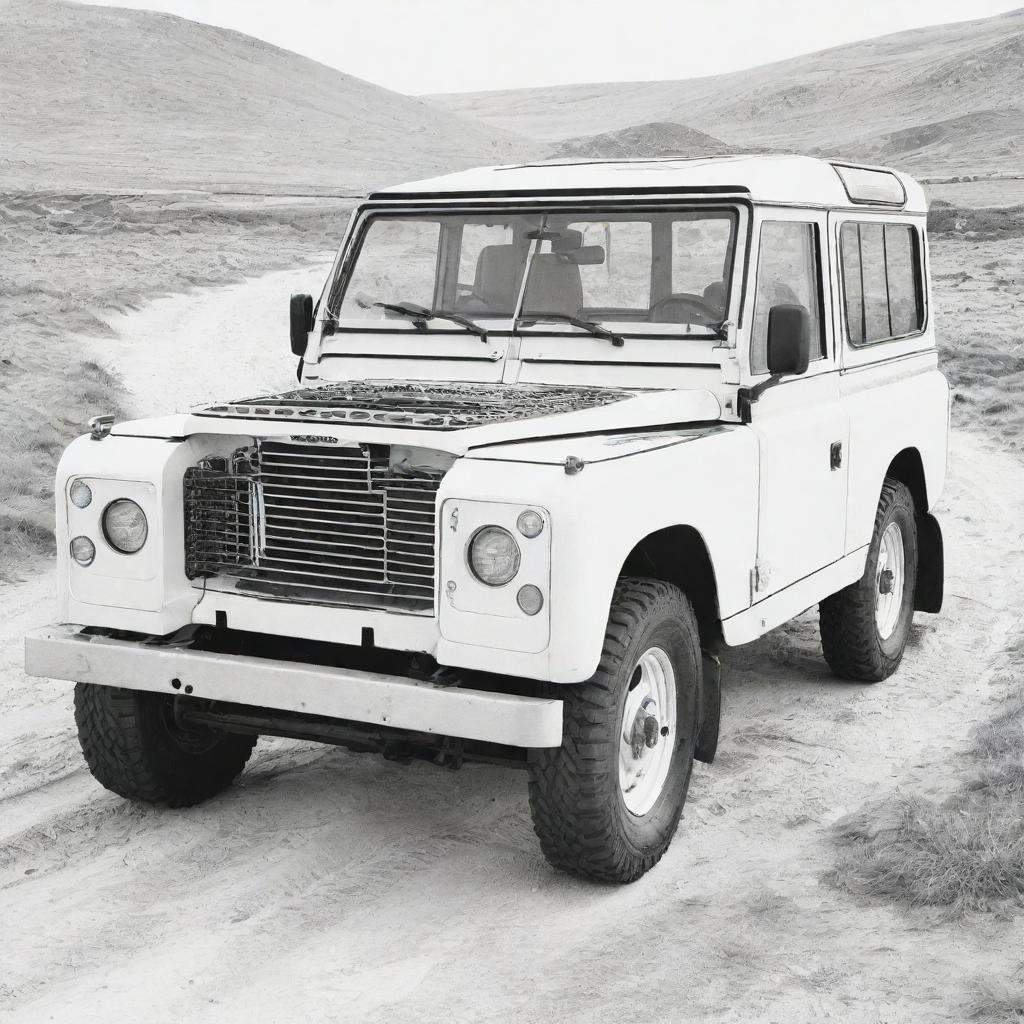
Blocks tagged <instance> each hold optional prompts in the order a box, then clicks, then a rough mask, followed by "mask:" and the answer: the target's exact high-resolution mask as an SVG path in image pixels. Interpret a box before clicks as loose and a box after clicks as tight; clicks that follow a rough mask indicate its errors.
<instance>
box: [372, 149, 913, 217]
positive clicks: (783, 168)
mask: <svg viewBox="0 0 1024 1024" xmlns="http://www.w3.org/2000/svg"><path fill="white" fill-rule="evenodd" d="M864 166H866V165H852V164H845V163H843V162H840V161H835V162H832V161H829V160H819V159H816V158H814V157H808V156H717V157H706V158H701V159H695V160H687V159H684V158H682V157H657V158H652V159H636V160H554V161H547V162H540V163H529V164H508V165H505V166H501V167H477V168H474V169H472V170H468V171H459V172H458V173H456V174H446V175H443V176H442V177H438V178H427V179H425V180H423V181H414V182H411V183H409V184H405V185H392V186H390V187H388V188H384V189H379V190H378V191H376V192H374V193H372V195H371V197H370V198H371V199H427V198H431V197H437V198H448V197H451V198H464V199H471V198H472V199H486V198H511V197H515V196H542V195H548V196H550V195H555V196H577V195H620V196H622V195H639V196H644V195H648V196H650V195H660V196H670V195H673V194H677V193H678V194H682V195H686V194H690V195H693V194H700V195H723V196H729V195H732V196H737V197H742V198H748V199H751V200H753V201H754V202H764V203H788V204H796V205H800V206H828V207H863V206H866V205H867V206H870V205H882V206H887V207H888V208H890V209H892V208H894V207H895V206H900V207H901V208H902V209H904V210H906V211H907V212H913V213H924V212H926V211H927V209H928V203H927V200H926V199H925V195H924V190H923V189H922V188H921V186H920V185H919V184H918V183H917V182H916V181H915V180H914V179H913V178H911V177H910V176H909V175H907V174H903V173H901V172H899V171H892V170H889V169H888V168H882V167H879V168H871V170H872V171H877V172H883V174H882V175H877V174H876V175H869V176H870V177H875V178H877V179H878V180H881V181H883V182H884V181H886V180H887V181H889V182H890V183H892V185H893V187H894V188H895V189H896V191H897V192H898V191H899V188H898V185H902V190H903V192H904V194H905V197H906V199H905V202H904V203H903V204H898V203H872V202H871V201H870V200H864V201H862V202H854V201H853V200H851V198H850V195H849V194H848V192H847V189H846V186H844V183H843V180H842V179H841V178H840V175H839V170H837V168H838V169H842V170H847V169H848V168H852V167H864ZM848 177H849V175H848ZM897 183H898V184H897Z"/></svg>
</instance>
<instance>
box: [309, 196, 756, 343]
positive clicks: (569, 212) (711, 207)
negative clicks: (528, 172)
mask: <svg viewBox="0 0 1024 1024" xmlns="http://www.w3.org/2000/svg"><path fill="white" fill-rule="evenodd" d="M704 212H706V213H709V214H712V213H716V214H725V215H727V217H728V219H729V221H730V225H731V230H730V236H729V241H728V243H727V249H726V253H725V258H724V259H723V270H725V271H726V272H727V276H726V277H723V281H724V283H725V289H726V305H725V310H724V313H723V321H724V322H727V323H739V320H740V316H741V310H742V304H743V295H742V291H743V290H744V289H745V284H746V267H747V265H748V261H749V258H750V254H749V248H750V237H749V236H750V224H751V221H752V217H751V216H750V212H751V211H750V204H749V203H748V202H747V201H746V200H744V199H737V198H736V197H735V196H727V195H722V196H711V195H709V196H708V197H707V198H703V197H701V198H694V197H682V196H680V197H671V198H665V199H650V198H645V199H643V200H632V201H623V200H621V199H620V200H611V199H609V200H605V201H601V200H575V201H559V200H558V199H555V198H543V197H538V198H537V199H533V200H530V199H523V200H521V201H504V202H490V203H488V202H479V201H478V202H466V203H458V202H453V201H451V200H448V201H446V202H444V203H436V202H434V203H431V202H429V201H427V202H423V203H414V202H408V201H403V202H400V203H396V202H386V203H384V202H371V203H366V204H364V205H362V206H360V207H359V208H358V209H357V210H356V213H355V217H354V218H353V224H352V225H351V228H350V231H349V233H348V237H347V238H346V239H345V242H344V244H343V247H342V251H341V252H340V253H339V258H338V260H336V262H335V267H334V268H333V270H332V274H331V277H330V279H329V281H328V285H327V287H326V288H325V289H324V292H323V295H322V296H321V300H320V303H319V304H318V307H319V309H318V318H319V319H320V321H321V329H322V335H323V336H328V335H332V334H351V333H364V334H365V333H374V334H379V333H389V334H397V333H405V332H407V331H409V330H410V329H411V325H410V324H409V323H408V322H404V321H402V320H393V321H392V320H386V321H381V320H374V321H368V320H367V321H360V320H355V319H354V318H352V317H343V318H338V317H337V316H336V315H335V316H332V315H331V314H330V313H329V310H332V309H334V310H340V308H341V305H342V302H343V299H344V295H345V292H346V290H347V288H348V285H349V283H350V281H351V278H352V274H353V271H354V269H355V267H356V265H357V262H358V259H359V256H360V254H361V252H362V248H363V244H364V242H365V240H366V237H367V234H368V231H369V229H370V226H371V225H372V224H373V223H374V222H375V221H376V220H378V219H381V218H387V219H406V220H410V219H412V220H415V219H427V218H440V217H444V216H466V217H477V216H486V215H488V214H502V215H508V216H534V217H538V216H539V217H541V218H542V223H543V222H546V220H547V218H548V217H549V216H555V217H558V218H560V219H561V218H564V217H566V216H579V217H580V218H581V219H587V218H588V217H590V218H593V219H596V220H600V217H601V215H602V214H611V215H614V216H616V217H627V216H628V215H630V214H638V215H640V214H672V213H680V214H699V213H704ZM744 214H746V216H744ZM744 222H745V225H744ZM540 246H541V240H540V239H538V240H536V241H534V242H533V244H532V245H531V246H530V248H529V251H528V255H527V262H526V267H525V270H524V275H523V281H522V284H521V286H520V289H519V295H518V298H517V301H516V307H515V310H514V311H513V315H511V316H507V317H505V316H502V317H489V316H479V315H470V319H472V320H475V321H478V322H480V323H481V324H483V325H485V326H486V330H487V333H488V334H491V335H499V336H501V335H512V334H523V335H525V334H529V333H531V329H529V328H527V329H526V330H525V331H524V330H523V329H521V328H520V329H517V328H516V324H517V321H518V320H519V319H520V318H522V319H529V315H528V314H523V310H522V307H523V302H524V298H525V292H526V283H527V280H528V275H529V272H530V268H531V266H532V261H533V259H534V257H535V256H536V254H537V253H538V251H539V249H540ZM737 281H739V283H740V292H741V294H740V295H739V297H738V298H736V296H735V292H736V283H737ZM652 299H653V297H652ZM592 319H595V321H596V322H598V323H600V324H602V325H604V326H607V327H608V328H609V329H610V330H612V331H614V332H615V333H616V334H621V335H622V336H623V337H625V338H638V339H650V340H657V339H666V340H678V339H690V340H708V341H714V340H716V339H717V338H718V337H719V335H718V332H717V329H716V327H717V325H704V324H692V323H690V324H681V323H679V324H677V323H669V322H666V323H657V322H650V321H632V320H601V319H600V318H599V317H597V316H595V317H593V318H592ZM499 325H500V326H499ZM555 326H556V325H552V324H548V325H545V332H544V333H546V334H549V335H552V336H555V337H559V336H560V337H577V336H579V330H578V329H577V328H573V327H571V326H570V325H568V324H566V325H564V329H562V330H557V329H556V330H552V329H551V328H553V327H555ZM695 327H696V328H697V329H696V330H694V329H693V328H695ZM456 333H457V334H462V333H466V332H465V330H464V329H463V328H461V327H454V326H452V325H446V326H438V327H434V326H433V324H431V325H430V329H429V330H428V331H424V332H419V334H418V336H419V337H420V338H423V337H426V336H428V335H429V334H447V335H450V334H456Z"/></svg>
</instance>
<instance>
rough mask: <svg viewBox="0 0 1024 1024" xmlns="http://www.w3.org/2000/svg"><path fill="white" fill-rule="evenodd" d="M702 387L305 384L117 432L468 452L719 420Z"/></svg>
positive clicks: (719, 412)
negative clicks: (306, 439) (297, 438)
mask: <svg viewBox="0 0 1024 1024" xmlns="http://www.w3.org/2000/svg"><path fill="white" fill-rule="evenodd" d="M721 415H722V409H721V406H720V404H719V402H718V399H717V398H716V397H715V396H714V395H713V394H712V393H711V392H710V391H706V390H704V389H692V390H668V391H626V390H623V389H618V388H596V387H572V386H565V385H550V384H477V383H460V382H436V381H395V380H388V381H383V380H381V381H372V380H371V381H353V382H343V383H340V382H339V383H331V384H324V385H321V386H319V387H304V388H297V389H295V390H292V391H286V392H282V393H281V394H277V395H263V396H259V397H256V398H248V399H241V400H239V401H235V402H226V403H223V404H218V405H211V406H207V407H205V408H201V409H196V410H194V411H193V412H192V413H190V414H188V415H184V416H172V417H168V418H166V419H162V420H140V421H136V422H134V423H125V424H120V425H118V426H117V427H115V428H114V433H115V434H120V435H124V436H141V437H188V436H191V435H193V434H257V435H260V436H264V437H270V436H282V435H285V436H288V435H292V436H294V435H302V436H319V437H334V438H338V439H339V440H340V439H344V440H352V441H355V440H359V441H369V442H379V443H381V444H412V445H417V446H420V447H429V448H435V449H439V450H441V451H448V452H452V453H454V454H457V455H461V454H464V453H465V452H467V451H469V450H470V449H473V448H477V447H480V446H483V445H490V444H496V443H501V442H507V441H525V440H531V439H538V438H551V437H561V436H566V435H571V434H591V433H604V432H621V431H629V430H635V429H644V428H653V427H678V426H680V425H684V424H689V423H710V422H714V421H716V420H718V419H719V418H720V417H721Z"/></svg>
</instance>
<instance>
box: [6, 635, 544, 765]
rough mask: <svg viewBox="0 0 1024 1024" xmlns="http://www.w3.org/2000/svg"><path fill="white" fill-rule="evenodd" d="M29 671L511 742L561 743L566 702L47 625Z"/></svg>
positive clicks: (29, 653)
mask: <svg viewBox="0 0 1024 1024" xmlns="http://www.w3.org/2000/svg"><path fill="white" fill-rule="evenodd" d="M25 671H26V672H27V673H28V674H29V675H31V676H45V677H47V678H50V679H70V680H73V681H74V682H77V683H97V684H99V685H103V686H117V687H123V688H125V689H130V690H148V691H151V692H154V693H164V694H168V695H175V694H186V693H187V694H190V695H191V696H193V697H196V698H200V699H203V700H215V701H224V702H227V703H231V704H246V705H253V706H257V707H263V708H273V709H275V710H279V711H294V712H300V713H304V714H310V715H323V716H325V717H328V718H336V719H342V720H346V721H351V722H364V723H367V724H372V725H384V726H388V727H390V728H394V729H410V730H413V731H415V732H424V733H435V734H437V735H439V736H456V737H459V738H462V739H470V740H480V741H483V742H488V743H501V744H505V745H507V746H514V747H557V746H559V745H560V744H561V742H562V702H561V701H560V700H553V699H545V698H540V697H521V696H517V695H514V694H508V693H491V692H488V691H485V690H469V689H463V688H462V687H458V686H438V685H435V684H433V683H430V682H424V681H421V680H418V679H409V678H407V677H405V676H395V675H383V674H381V673H377V672H362V671H356V670H354V669H343V668H328V667H324V666H320V665H309V664H305V663H301V662H293V661H275V660H271V659H268V658H254V657H249V656H244V655H236V654H216V653H212V652H208V651H193V650H189V649H187V648H180V647H168V646H159V645H156V644H152V643H147V642H145V641H139V640H115V639H112V638H110V637H104V636H90V635H84V634H82V633H81V632H79V631H78V629H77V628H76V627H74V626H50V627H47V628H45V629H41V630H37V631H36V632H34V633H31V634H29V635H28V636H27V637H26V638H25Z"/></svg>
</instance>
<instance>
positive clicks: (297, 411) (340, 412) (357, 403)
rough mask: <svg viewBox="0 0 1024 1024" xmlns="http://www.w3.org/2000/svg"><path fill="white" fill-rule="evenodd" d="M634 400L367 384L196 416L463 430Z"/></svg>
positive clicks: (523, 387)
mask: <svg viewBox="0 0 1024 1024" xmlns="http://www.w3.org/2000/svg"><path fill="white" fill-rule="evenodd" d="M631 397H632V395H631V394H630V392H628V391H621V390H618V389H616V388H586V387H563V386H560V385H554V384H463V383H459V382H436V383H435V382H432V381H423V382H419V381H383V380H376V381H375V380H367V381H349V382H345V383H331V384H321V385H320V386H318V387H313V388H310V387H306V388H296V389H295V390H294V391H286V392H284V393H283V394H280V395H267V396H265V397H262V398H246V399H242V400H240V401H238V402H229V403H227V404H225V405H211V406H209V407H208V408H206V409H201V410H199V411H198V412H197V415H199V416H231V417H242V418H245V419H291V420H306V421H308V420H318V421H327V422H332V423H359V424H367V425H370V426H392V427H394V426H416V427H420V428H423V429H427V430H457V429H459V428H464V427H476V426H480V425H482V424H485V423H504V422H507V421H509V420H523V419H532V418H534V417H537V416H554V415H556V414H557V413H565V412H574V411H576V410H578V409H589V408H593V407H594V406H600V405H609V404H611V403H612V402H621V401H623V400H624V399H627V398H631Z"/></svg>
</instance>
